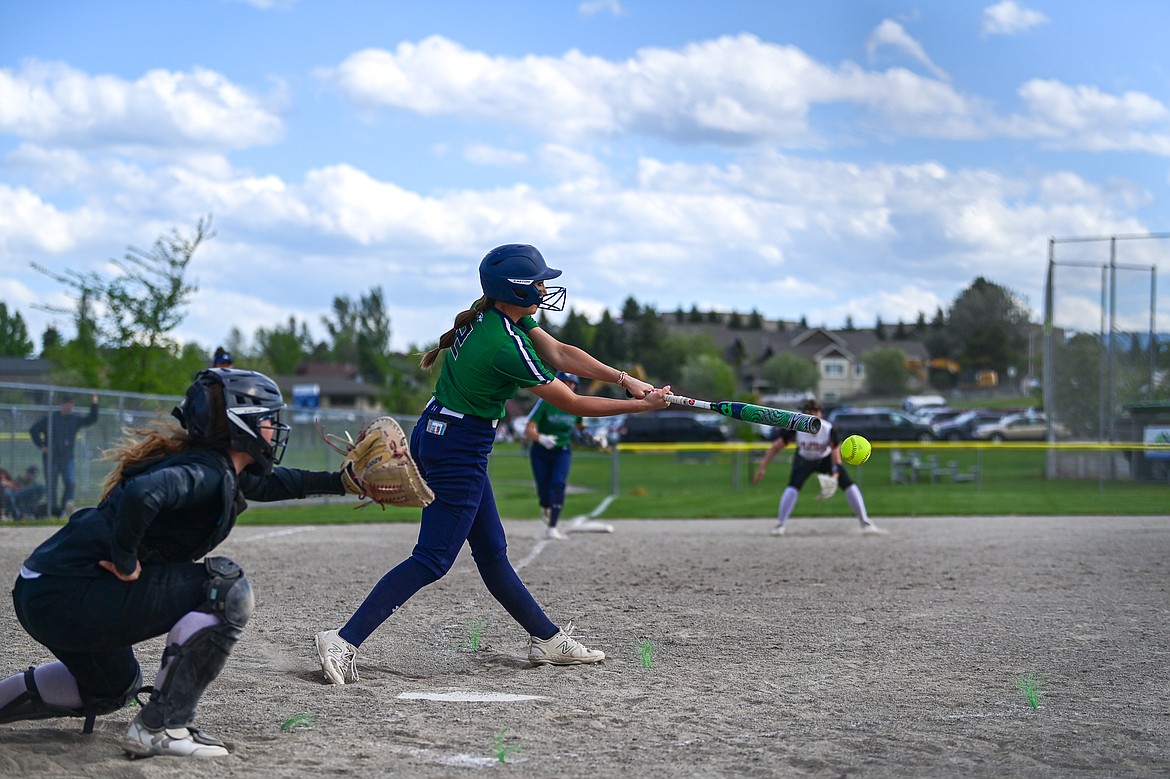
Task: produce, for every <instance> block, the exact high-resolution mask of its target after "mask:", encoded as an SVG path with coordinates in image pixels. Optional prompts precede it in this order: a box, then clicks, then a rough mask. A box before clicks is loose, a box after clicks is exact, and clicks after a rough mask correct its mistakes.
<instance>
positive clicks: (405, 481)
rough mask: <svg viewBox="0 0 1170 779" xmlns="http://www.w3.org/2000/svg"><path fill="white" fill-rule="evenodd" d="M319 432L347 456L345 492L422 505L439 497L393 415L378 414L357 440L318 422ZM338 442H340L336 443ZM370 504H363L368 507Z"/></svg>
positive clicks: (382, 503)
mask: <svg viewBox="0 0 1170 779" xmlns="http://www.w3.org/2000/svg"><path fill="white" fill-rule="evenodd" d="M317 432H318V433H320V435H321V437H322V438H323V439H325V443H327V444H329V446H330V447H332V448H333V449H334V450H336V451H337V452H340V453H341V454H343V455H345V460H344V461H343V462H342V463H341V482H342V484H344V485H345V491H346V492H348V493H350V494H351V495H357V496H358V497H359V498H361V499H362V500H363V501H364V500H367V499H368V500H370V501H373V502H374V503H377V504H378V505H379V506H381V507H382V508H383V509H385V508H386V505H387V504H389V505H391V506H410V507H414V508H422V507H424V506H427V505H429V504H430V503H431V501H433V500H434V499H435V494H434V493H433V492H431V488H430V487H428V486H427V483H426V480H425V479H423V477H422V474H421V473H419V470H418V466H417V465H415V462H414V460H412V459H411V458H410V449H409V447H408V445H407V442H406V434H405V433H404V432H402V428H401V427H400V426H399V424H398V423H397V422H396V421H394V419H393V418H392V417H378V418H377V419H375V420H374V421H373V422H371V423H370V424H368V425H366V426H365V428H363V429H362V431H361V432H360V433H358V437H357V441H354V440H352V439H350V437H349V433H346V434H345V439H346V440H342V439H341V438H339V437H337V436H335V435H332V434H330V433H326V432H325V431H324V430H322V429H321V422H320V421H319V420H318V422H317ZM334 441H336V442H337V443H334ZM368 505H369V503H362V504H361V506H359V508H361V507H362V506H368Z"/></svg>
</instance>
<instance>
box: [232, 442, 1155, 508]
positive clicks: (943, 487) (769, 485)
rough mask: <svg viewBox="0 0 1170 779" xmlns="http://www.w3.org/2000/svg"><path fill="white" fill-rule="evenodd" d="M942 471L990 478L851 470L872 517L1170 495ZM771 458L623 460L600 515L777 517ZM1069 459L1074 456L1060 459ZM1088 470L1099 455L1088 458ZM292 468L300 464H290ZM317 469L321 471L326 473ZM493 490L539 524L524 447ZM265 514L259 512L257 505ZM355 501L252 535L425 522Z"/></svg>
mask: <svg viewBox="0 0 1170 779" xmlns="http://www.w3.org/2000/svg"><path fill="white" fill-rule="evenodd" d="M932 452H934V453H937V454H938V455H939V457H940V459H941V460H942V461H943V462H947V461H950V460H956V461H957V462H958V464H959V467H960V469H961V470H966V469H968V468H970V467H973V466H978V467H979V468H980V478H979V480H978V481H971V482H961V483H952V482H951V481H950V480H949V479H946V478H944V479H941V480H940V481H939V482H938V483H935V484H931V483H930V482H929V480H927V481H925V482H919V483H917V484H891V483H890V456H891V450H890V449H888V448H879V449H876V450H875V451H874V454H873V456H872V457H871V458H870V461H869V462H868V463H866V464H865V465H863V466H860V467H850V473H852V474H853V477H854V480H855V481H857V482H858V483H859V485H860V486H861V489H862V492H863V494H864V495H865V502H866V506H867V508H868V509H869V512H870V514H871V515H873V516H874V517H891V516H896V517H912V516H995V515H1020V516H1026V515H1057V514H1065V515H1094V514H1097V515H1162V514H1166V513H1167V512H1166V502H1167V497H1168V492H1170V491H1168V485H1166V484H1164V483H1134V482H1130V481H1099V480H1098V479H1097V478H1095V477H1094V478H1086V479H1056V480H1051V481H1050V480H1046V479H1045V478H1044V477H1043V475H1044V467H1045V452H1044V450H1043V449H1040V448H1028V449H1025V448H1020V449H1017V448H1012V447H1007V446H1003V447H990V448H983V449H974V448H970V447H967V448H952V447H944V446H936V447H935V448H934V449H932ZM760 454H761V450H759V449H753V450H751V451H730V452H709V451H682V452H646V451H639V452H625V453H623V454H622V455H621V457H620V461H619V467H618V473H617V481H618V490H617V497H616V498H615V499H614V500H613V501H612V502H610V503H609V505H608V506H607V507H606V509H605V511H604V514H602V516H604V517H609V518H620V519H673V518H729V517H761V518H765V517H769V518H770V517H773V516H775V514H776V504H777V501H778V499H779V497H780V492H781V491H782V490H783V488H784V486H785V484H786V483H787V480H788V474H789V468H790V460H789V456H788V455H787V453H785V452H782V453H781V454H780V456H778V457H777V458H776V459H775V460H774V461H773V462H772V464H771V465H770V466H769V468H768V473H767V476H766V477H765V479H764V480H763V481H762V482H761V483H760V484H759V485H758V486H754V487H753V486H751V470H753V469H754V468H755V463H756V462H758V458H759V456H760ZM1062 456H1067V455H1062ZM1086 456H1087V457H1089V459H1092V458H1093V457H1095V455H1086ZM290 464H293V463H290ZM318 467H319V466H318ZM490 468H491V476H492V484H493V487H494V490H495V495H496V501H497V503H498V504H499V507H500V513H501V515H502V516H504V517H505V518H508V519H535V518H536V517H537V516H538V515H539V509H538V506H537V502H536V494H535V490H534V488H533V482H532V476H531V471H530V469H529V464H528V457H527V455H524V454H522V453H521V452H520V451H519V449H518V447H517V446H516V445H514V444H501V445H499V446H497V448H496V451H495V453H494V454H493V456H492V460H491V465H490ZM613 478H614V464H613V458H612V457H611V456H610V455H609V454H604V453H595V452H588V451H586V452H577V453H575V454H574V457H573V469H572V472H571V473H570V476H569V496H568V498H567V500H566V504H567V505H566V508H565V515H566V516H569V517H573V516H578V515H580V514H588V513H590V512H592V511H594V510H595V509H596V508H597V507H598V506H599V505H600V504H601V503H602V502H603V501H604V500H605V498H606V497H607V496H609V495H610V493H611V485H612V484H613ZM815 494H816V491H815V486H814V485H813V484H811V483H808V484H806V485H805V488H804V490H803V492H802V494H801V499H800V502H799V503H798V504H797V507H796V511H795V513H794V516H795V517H815V516H849V508H848V506H847V504H846V503H845V500H844V499H843V498H842V497H841V496H840V495H839V494H838V495H837V496H834V497H833V498H832V499H830V500H828V501H825V502H823V503H822V502H819V501H817V500H816V499H815ZM257 505H258V504H253V506H257ZM353 505H354V504H353V502H352V500H349V499H338V500H337V501H330V502H329V503H328V504H326V505H320V504H313V505H303V504H295V503H285V504H280V508H279V509H276V508H275V507H273V508H267V507H265V508H264V509H263V510H253V511H248V512H247V513H246V514H244V516H243V517H241V520H240V521H241V522H242V523H244V524H308V523H331V522H379V521H386V522H396V521H416V520H417V519H418V516H419V511H418V510H415V509H387V510H386V511H381V510H380V509H378V507H376V506H369V507H367V508H365V509H362V510H354V508H353Z"/></svg>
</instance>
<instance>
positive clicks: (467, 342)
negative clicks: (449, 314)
mask: <svg viewBox="0 0 1170 779" xmlns="http://www.w3.org/2000/svg"><path fill="white" fill-rule="evenodd" d="M534 327H538V325H537V324H536V320H535V319H533V318H532V317H530V316H526V317H524V318H522V319H521V320H520V321H519V322H513V321H512V320H511V319H509V318H508V317H507V316H505V315H504V313H503V312H502V311H500V310H499V309H498V308H491V309H488V310H487V311H484V312H483V313H481V314H480V315H479V316H477V317H476V318H475V321H474V322H472V323H471V324H470V325H468V326H467V327H461V328H459V330H458V331H457V332H456V333H455V343H454V344H452V345H451V348H450V349H449V350H448V351H447V355H446V357H445V358H444V359H443V369H442V370H441V371H439V380H438V381H437V382H436V383H435V400H437V401H439V402H440V403H442V404H443V405H444V406H446V407H447V408H449V409H451V410H452V411H459V412H461V413H463V414H471V415H472V416H475V417H486V418H488V419H503V417H504V401H506V400H508V399H509V398H511V397H513V396H514V395H515V394H516V390H517V389H519V388H520V387H537V386H540V385H541V384H548V383H549V382H550V381H552V380H553V372H552V371H550V370H549V369H548V368H546V367H545V366H544V363H542V362H541V361H540V357H539V356H537V354H536V349H535V348H534V347H533V346H532V341H531V340H530V339H529V337H528V331H529V330H531V329H533V328H534Z"/></svg>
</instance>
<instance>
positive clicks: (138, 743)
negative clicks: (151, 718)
mask: <svg viewBox="0 0 1170 779" xmlns="http://www.w3.org/2000/svg"><path fill="white" fill-rule="evenodd" d="M122 749H123V750H125V752H126V753H127V754H129V755H130V756H131V757H154V756H162V755H169V756H172V757H226V756H227V755H228V754H230V753H229V752H228V749H227V745H226V744H224V743H223V742H222V741H220V740H219V739H218V738H215V737H214V736H209V735H207V734H206V733H204V732H203V731H201V730H199V728H193V727H189V726H188V727H185V728H159V729H158V730H155V729H153V728H149V727H147V726H146V725H145V724H143V722H142V715H141V714H139V715H138V716H137V717H135V718H134V721H133V722H131V723H130V730H129V731H127V732H126V738H125V740H124V741H123V742H122Z"/></svg>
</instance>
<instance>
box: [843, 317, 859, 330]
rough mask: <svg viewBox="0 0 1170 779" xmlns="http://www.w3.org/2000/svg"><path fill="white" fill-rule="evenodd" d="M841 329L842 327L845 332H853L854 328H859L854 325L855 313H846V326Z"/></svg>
mask: <svg viewBox="0 0 1170 779" xmlns="http://www.w3.org/2000/svg"><path fill="white" fill-rule="evenodd" d="M841 329H842V330H844V331H845V332H847V333H852V332H853V331H854V330H856V329H857V328H856V327H855V326H854V325H853V315H852V314H846V315H845V327H843V328H841Z"/></svg>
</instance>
